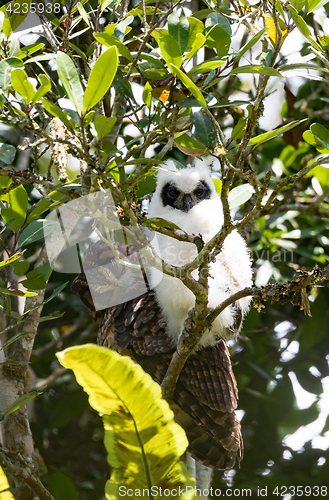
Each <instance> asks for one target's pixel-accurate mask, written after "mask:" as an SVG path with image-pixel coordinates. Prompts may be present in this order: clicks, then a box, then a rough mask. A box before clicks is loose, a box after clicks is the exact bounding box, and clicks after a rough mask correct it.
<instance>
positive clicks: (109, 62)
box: [82, 47, 119, 112]
mask: <svg viewBox="0 0 329 500" xmlns="http://www.w3.org/2000/svg"><path fill="white" fill-rule="evenodd" d="M118 62H119V60H118V51H117V48H116V47H111V48H110V49H107V50H106V51H105V52H103V54H101V56H100V57H99V58H98V59H97V61H96V63H95V65H94V67H93V69H92V70H91V73H90V76H89V79H88V85H87V88H86V91H85V96H84V99H83V109H82V111H83V112H86V111H89V109H90V108H92V107H93V106H95V105H96V104H97V103H98V102H99V101H100V100H101V99H102V98H103V97H104V95H105V94H106V92H107V91H108V89H109V88H110V86H111V84H112V81H113V78H114V76H115V73H116V71H117V67H118Z"/></svg>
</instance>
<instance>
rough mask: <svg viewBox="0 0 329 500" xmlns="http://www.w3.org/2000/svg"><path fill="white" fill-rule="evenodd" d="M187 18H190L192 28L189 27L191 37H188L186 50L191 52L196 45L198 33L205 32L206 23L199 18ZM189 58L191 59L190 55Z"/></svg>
mask: <svg viewBox="0 0 329 500" xmlns="http://www.w3.org/2000/svg"><path fill="white" fill-rule="evenodd" d="M187 20H188V23H189V27H190V29H189V37H188V42H187V46H186V48H185V51H186V52H190V51H191V50H192V48H193V47H194V45H195V41H196V37H197V35H199V34H202V33H203V32H204V24H203V22H202V21H200V20H199V19H195V17H188V18H187ZM203 38H204V40H205V37H203ZM189 59H190V57H189Z"/></svg>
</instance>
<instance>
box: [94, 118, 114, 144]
mask: <svg viewBox="0 0 329 500" xmlns="http://www.w3.org/2000/svg"><path fill="white" fill-rule="evenodd" d="M116 121H117V118H116V117H115V116H113V117H110V118H107V116H97V117H96V118H95V120H94V125H95V129H96V132H97V135H98V139H99V140H101V139H103V137H105V136H106V135H107V134H108V133H109V132H111V129H112V127H113V125H114V124H115V122H116Z"/></svg>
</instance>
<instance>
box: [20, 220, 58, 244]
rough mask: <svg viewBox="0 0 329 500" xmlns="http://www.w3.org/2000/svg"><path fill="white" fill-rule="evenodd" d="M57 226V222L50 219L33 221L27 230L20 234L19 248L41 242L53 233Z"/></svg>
mask: <svg viewBox="0 0 329 500" xmlns="http://www.w3.org/2000/svg"><path fill="white" fill-rule="evenodd" d="M55 225H57V223H55V221H51V220H48V219H38V220H34V221H32V222H31V223H30V224H29V225H28V226H27V228H25V229H24V231H23V232H22V233H21V234H20V236H19V238H18V243H17V244H18V246H20V247H22V246H25V245H28V244H29V243H33V242H34V241H38V240H41V238H43V237H45V236H47V235H48V234H50V233H51V232H52V230H53V229H54V226H55Z"/></svg>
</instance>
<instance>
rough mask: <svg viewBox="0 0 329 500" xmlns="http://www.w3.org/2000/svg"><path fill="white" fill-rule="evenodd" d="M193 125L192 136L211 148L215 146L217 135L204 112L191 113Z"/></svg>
mask: <svg viewBox="0 0 329 500" xmlns="http://www.w3.org/2000/svg"><path fill="white" fill-rule="evenodd" d="M191 125H192V126H193V128H192V134H193V136H194V137H195V139H196V140H197V141H199V142H201V144H204V145H205V146H207V147H209V148H210V147H211V146H213V144H214V142H215V141H216V134H215V131H214V127H213V125H212V123H211V121H210V119H209V118H208V116H207V114H206V113H205V112H204V111H203V110H200V111H192V112H191Z"/></svg>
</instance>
